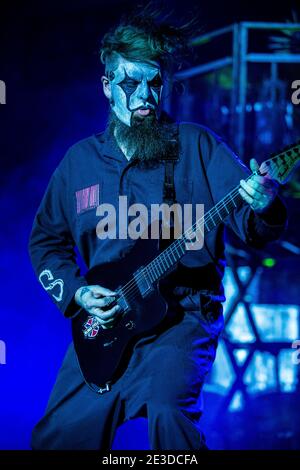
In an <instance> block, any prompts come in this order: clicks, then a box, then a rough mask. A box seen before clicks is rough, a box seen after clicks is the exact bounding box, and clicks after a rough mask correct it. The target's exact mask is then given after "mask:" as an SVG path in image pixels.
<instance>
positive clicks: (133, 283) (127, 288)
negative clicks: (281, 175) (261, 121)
mask: <svg viewBox="0 0 300 470" xmlns="http://www.w3.org/2000/svg"><path fill="white" fill-rule="evenodd" d="M296 147H298V146H296ZM296 147H295V148H293V149H291V148H290V150H294V151H296V153H299V152H298V150H299V149H297V150H296ZM279 155H280V154H278V155H276V156H275V157H272V158H270V159H268V160H266V161H273V160H277V159H278V158H279ZM283 166H284V165H283V164H279V168H278V169H280V167H281V168H282V167H283ZM271 170H272V169H271ZM255 174H258V173H257V172H253V173H251V174H250V175H249V176H248V177H247V178H246V179H245V181H248V180H249V179H250V178H251V177H252V176H253V175H255ZM239 188H240V186H236V187H235V188H234V189H232V190H231V192H230V193H229V194H227V195H226V196H224V197H223V198H222V199H221V200H220V201H219V202H218V203H217V204H216V205H215V206H214V207H212V208H211V209H210V210H209V211H208V212H207V214H205V215H204V216H202V217H201V219H199V220H197V221H196V222H195V223H194V224H193V225H192V227H190V228H189V229H188V230H187V231H186V232H185V233H184V234H183V236H181V237H180V238H178V239H177V240H175V241H174V242H172V244H171V245H170V246H168V247H167V248H165V249H164V250H163V251H162V252H161V253H160V254H159V255H158V256H157V257H156V258H154V260H152V261H151V262H150V263H149V264H148V265H146V266H145V268H143V270H142V272H141V273H139V274H138V275H137V276H136V277H135V278H133V279H131V280H130V281H128V283H127V284H125V285H124V286H123V287H121V288H120V292H121V293H122V294H121V295H122V296H126V300H128V301H130V300H132V299H133V298H134V296H135V294H136V293H138V292H139V287H138V285H137V281H138V280H139V279H141V278H142V277H143V273H144V272H147V274H148V275H149V277H150V279H151V275H150V268H149V265H153V268H154V269H158V267H159V266H160V260H161V261H162V263H163V262H164V261H165V263H166V265H167V270H168V269H169V268H170V267H171V266H170V267H168V260H167V256H169V252H170V254H173V253H175V251H176V253H177V254H178V251H177V247H179V246H180V245H181V244H182V243H184V244H185V243H186V242H185V241H184V237H186V235H188V234H190V232H191V231H194V230H195V229H196V230H197V228H198V226H199V225H200V224H201V223H203V222H204V230H205V223H206V222H205V218H207V217H208V216H209V217H210V218H211V220H213V217H214V216H215V215H216V214H218V216H219V217H220V214H219V211H218V207H219V208H220V209H222V206H223V208H224V207H225V208H226V206H227V207H229V211H230V212H228V214H227V215H229V214H230V213H232V211H233V210H234V209H235V208H236V207H237V206H236V205H235V201H234V198H235V197H236V196H238V195H239ZM226 199H228V201H226ZM225 201H226V204H225ZM237 202H238V203H239V202H240V201H237ZM225 217H226V216H225ZM220 219H221V220H222V218H221V217H220ZM215 227H216V225H215V226H214V227H213V228H215ZM213 228H212V229H213ZM212 229H208V231H210V230H212ZM184 254H185V251H184V252H183V253H182V254H181V255H180V257H179V259H180V258H181V257H182V256H183V255H184ZM175 259H176V257H175ZM158 271H159V270H158ZM163 274H164V273H162V275H163ZM159 278H160V275H159V277H158V279H157V280H159ZM154 282H155V280H154Z"/></svg>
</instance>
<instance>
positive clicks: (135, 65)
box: [108, 56, 163, 126]
mask: <svg viewBox="0 0 300 470" xmlns="http://www.w3.org/2000/svg"><path fill="white" fill-rule="evenodd" d="M108 75H109V76H108V79H109V82H110V92H111V108H112V110H113V112H114V113H115V114H116V116H117V117H118V119H120V121H122V122H123V123H124V124H126V125H127V126H131V125H132V120H133V119H141V120H142V119H145V118H146V117H147V116H149V115H150V114H153V113H154V114H155V115H156V118H157V119H158V118H159V114H160V102H161V94H162V87H163V83H162V77H161V70H160V67H159V65H158V64H157V63H155V62H151V63H148V62H147V63H146V62H130V61H128V60H126V59H124V58H123V57H121V56H119V61H118V67H117V68H116V69H114V70H113V71H111V72H110V73H108Z"/></svg>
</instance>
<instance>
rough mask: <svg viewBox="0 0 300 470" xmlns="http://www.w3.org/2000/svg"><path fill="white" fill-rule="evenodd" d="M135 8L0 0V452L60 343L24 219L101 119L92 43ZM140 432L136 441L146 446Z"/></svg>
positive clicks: (278, 15) (228, 11) (12, 441)
mask: <svg viewBox="0 0 300 470" xmlns="http://www.w3.org/2000/svg"><path fill="white" fill-rule="evenodd" d="M135 5H136V2H133V1H126V2H124V1H116V0H109V1H99V0H98V1H96V0H85V1H83V0H82V1H72V2H71V1H64V0H61V1H51V2H38V1H27V2H14V1H9V2H8V1H2V2H1V5H0V79H1V80H4V81H5V83H6V87H7V104H6V105H2V106H0V156H1V167H0V182H1V186H0V211H1V212H0V214H1V215H0V216H1V231H0V242H1V244H0V246H1V257H0V292H1V297H0V298H1V302H0V312H1V313H0V315H1V323H0V340H3V341H5V343H6V348H7V349H6V353H7V357H6V361H7V363H6V365H0V383H1V389H0V400H1V401H0V416H1V418H0V420H1V430H0V449H26V448H28V446H29V438H30V431H31V428H32V427H33V425H34V423H35V422H36V421H37V420H38V419H39V417H41V415H42V414H43V411H44V407H45V405H46V401H47V398H48V395H49V392H50V389H51V387H52V385H53V382H54V379H55V376H56V374H57V370H58V368H59V365H60V363H61V360H62V357H63V355H64V351H65V349H66V346H67V344H68V342H69V341H70V328H69V323H68V322H67V321H66V320H64V319H63V318H62V316H61V314H60V313H59V312H58V311H57V310H56V308H55V307H54V305H52V303H51V300H50V299H49V298H48V297H47V295H45V293H44V292H43V291H42V289H41V288H40V286H39V285H38V283H37V281H36V279H35V277H34V275H33V273H32V269H31V266H30V262H29V258H28V255H27V243H28V236H29V232H30V229H31V225H32V221H33V217H34V214H35V212H36V210H37V207H38V204H39V202H40V199H41V197H42V195H43V193H44V190H45V188H46V185H47V182H48V180H49V178H50V176H51V174H52V172H53V170H54V168H55V167H56V165H57V164H58V162H59V161H60V159H61V158H62V157H63V155H64V153H65V152H66V150H67V148H68V147H69V146H70V145H71V144H73V143H75V142H76V141H77V140H79V139H81V138H84V137H86V136H88V135H90V134H92V133H94V132H98V131H100V130H101V129H103V127H104V126H105V122H106V113H107V109H108V108H107V103H106V99H105V98H104V97H103V95H102V91H101V83H100V77H101V74H102V67H101V64H100V63H99V56H98V48H99V44H100V40H101V37H102V35H103V34H104V33H105V32H106V31H107V29H108V28H109V27H111V26H113V25H114V24H115V23H116V22H117V21H118V19H119V17H120V15H121V14H122V13H124V12H127V11H128V10H129V9H134V8H135ZM295 5H296V2H290V1H284V2H259V3H258V4H257V3H254V2H249V3H247V4H245V3H244V2H232V1H230V2H229V1H225V2H221V1H220V2H216V1H214V2H212V1H198V2H196V1H191V0H188V1H187V0H185V1H184V2H182V1H168V2H166V3H165V9H166V11H168V9H171V8H172V9H174V16H175V18H176V17H177V18H181V17H182V16H184V15H187V17H188V14H189V12H191V14H193V12H195V11H197V13H198V15H199V20H200V23H201V28H202V32H208V31H212V30H214V29H216V28H217V27H222V26H225V25H228V24H231V23H233V22H238V21H244V20H247V21H251V20H254V21H280V22H281V21H285V20H288V19H289V20H291V19H292V13H291V12H292V7H293V6H295ZM298 21H299V17H298ZM296 78H298V79H300V77H295V79H296ZM204 124H205V123H204ZM207 413H209V410H207ZM137 425H139V426H141V424H140V423H137ZM133 430H134V429H133ZM135 430H137V428H135ZM134 435H135V436H136V434H134ZM140 439H141V440H140V441H139V442H137V441H135V446H136V448H143V445H146V444H145V442H146V441H144V440H143V439H144V438H143V437H141V438H140ZM119 442H122V441H119ZM133 442H134V441H132V443H131V445H132V446H133V448H134V444H133ZM119 445H120V446H122V444H119ZM125 445H127V444H125ZM120 448H122V447H120Z"/></svg>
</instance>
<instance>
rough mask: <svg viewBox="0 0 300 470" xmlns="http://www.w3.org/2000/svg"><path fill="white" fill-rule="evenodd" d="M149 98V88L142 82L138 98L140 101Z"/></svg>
mask: <svg viewBox="0 0 300 470" xmlns="http://www.w3.org/2000/svg"><path fill="white" fill-rule="evenodd" d="M149 96H150V87H149V85H148V83H147V82H146V83H144V82H142V83H141V85H140V86H139V98H140V99H141V100H144V101H146V100H147V99H148V98H149Z"/></svg>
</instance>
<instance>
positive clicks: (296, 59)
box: [246, 52, 300, 64]
mask: <svg viewBox="0 0 300 470" xmlns="http://www.w3.org/2000/svg"><path fill="white" fill-rule="evenodd" d="M246 60H247V62H261V63H262V62H276V63H278V64H280V63H282V64H286V63H291V64H299V63H300V54H286V53H284V54H280V53H273V54H271V53H258V52H256V53H251V54H247V56H246Z"/></svg>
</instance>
